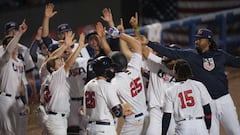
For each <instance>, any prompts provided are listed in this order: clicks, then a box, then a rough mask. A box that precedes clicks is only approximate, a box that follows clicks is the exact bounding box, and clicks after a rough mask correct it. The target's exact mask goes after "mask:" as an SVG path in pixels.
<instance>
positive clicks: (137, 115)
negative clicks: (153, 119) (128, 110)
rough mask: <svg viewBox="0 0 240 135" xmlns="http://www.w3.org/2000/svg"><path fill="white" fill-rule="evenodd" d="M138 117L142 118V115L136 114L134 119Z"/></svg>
mask: <svg viewBox="0 0 240 135" xmlns="http://www.w3.org/2000/svg"><path fill="white" fill-rule="evenodd" d="M140 116H143V113H139V114H136V115H135V116H134V117H135V118H137V117H140Z"/></svg>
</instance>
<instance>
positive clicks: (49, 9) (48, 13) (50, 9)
mask: <svg viewBox="0 0 240 135" xmlns="http://www.w3.org/2000/svg"><path fill="white" fill-rule="evenodd" d="M55 14H57V11H54V4H53V3H48V4H47V5H46V6H45V13H44V18H43V24H42V26H43V33H42V39H43V42H44V43H45V44H46V46H49V45H50V44H55V43H56V42H60V41H63V40H64V37H65V36H64V33H65V32H68V31H72V28H71V27H70V25H69V24H67V23H63V24H60V25H58V26H57V30H56V35H57V39H56V40H55V39H52V38H50V37H49V21H50V19H51V18H52V17H53V16H54V15H55ZM77 46H78V44H77V43H75V44H73V46H72V47H73V48H74V49H73V50H75V49H76V48H77ZM91 51H92V49H91V48H87V47H84V48H83V49H81V53H80V54H79V55H80V56H81V57H85V58H91V57H92V56H93V55H92V54H91Z"/></svg>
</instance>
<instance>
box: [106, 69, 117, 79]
mask: <svg viewBox="0 0 240 135" xmlns="http://www.w3.org/2000/svg"><path fill="white" fill-rule="evenodd" d="M104 74H105V76H106V77H107V81H108V82H110V81H111V80H112V79H113V77H114V76H115V73H114V72H113V71H112V70H111V69H110V68H109V69H106V70H105V72H104Z"/></svg>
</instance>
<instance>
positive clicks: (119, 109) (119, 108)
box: [112, 104, 123, 118]
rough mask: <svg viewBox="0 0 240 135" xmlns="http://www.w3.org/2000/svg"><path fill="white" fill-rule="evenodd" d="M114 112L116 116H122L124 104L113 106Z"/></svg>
mask: <svg viewBox="0 0 240 135" xmlns="http://www.w3.org/2000/svg"><path fill="white" fill-rule="evenodd" d="M112 112H113V113H114V115H115V116H116V117H118V118H119V117H121V116H122V115H123V109H122V106H121V105H120V104H119V105H116V106H114V107H113V108H112Z"/></svg>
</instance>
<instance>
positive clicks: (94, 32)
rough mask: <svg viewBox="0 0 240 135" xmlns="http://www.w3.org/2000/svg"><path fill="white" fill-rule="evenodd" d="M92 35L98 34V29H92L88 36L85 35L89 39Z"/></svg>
mask: <svg viewBox="0 0 240 135" xmlns="http://www.w3.org/2000/svg"><path fill="white" fill-rule="evenodd" d="M92 35H98V33H97V31H96V30H90V31H88V32H87V34H86V36H85V40H86V41H88V39H89V38H90V36H92Z"/></svg>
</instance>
